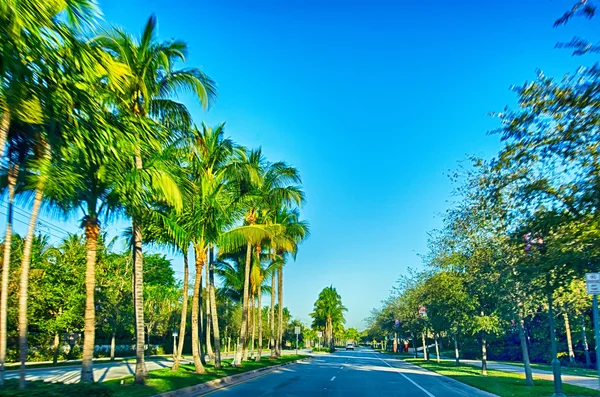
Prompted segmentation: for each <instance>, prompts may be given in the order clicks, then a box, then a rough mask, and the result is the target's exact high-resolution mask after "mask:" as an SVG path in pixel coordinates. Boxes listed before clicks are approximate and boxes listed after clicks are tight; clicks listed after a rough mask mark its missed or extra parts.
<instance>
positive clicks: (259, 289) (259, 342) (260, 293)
mask: <svg viewBox="0 0 600 397" xmlns="http://www.w3.org/2000/svg"><path fill="white" fill-rule="evenodd" d="M261 295H262V288H261V285H260V284H259V285H258V305H257V306H258V310H257V312H258V314H257V315H258V354H257V355H256V361H260V356H261V354H262V342H263V334H262V328H263V323H262V300H261Z"/></svg>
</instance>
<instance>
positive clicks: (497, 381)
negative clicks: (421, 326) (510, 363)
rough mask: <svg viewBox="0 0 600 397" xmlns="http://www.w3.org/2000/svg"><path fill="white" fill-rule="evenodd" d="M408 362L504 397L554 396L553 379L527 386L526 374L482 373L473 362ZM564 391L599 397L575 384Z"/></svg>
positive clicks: (570, 394) (569, 394)
mask: <svg viewBox="0 0 600 397" xmlns="http://www.w3.org/2000/svg"><path fill="white" fill-rule="evenodd" d="M405 361H406V362H409V363H412V364H416V365H418V366H420V367H423V368H425V369H428V370H430V371H433V372H437V373H438V374H441V375H444V376H447V377H449V378H452V379H456V380H457V381H459V382H462V383H465V384H467V385H469V386H473V387H476V388H477V389H481V390H485V391H487V392H490V393H494V394H496V395H498V396H500V397H546V396H551V395H552V394H553V392H554V387H553V384H552V382H551V381H549V380H542V379H535V376H534V380H535V386H534V387H527V386H525V382H524V379H525V377H524V375H522V374H519V373H511V372H503V371H495V370H488V375H487V376H483V375H481V368H479V367H475V366H472V365H461V366H460V367H457V366H455V364H454V362H453V361H449V360H444V361H442V362H440V363H437V362H434V361H429V362H427V361H424V360H423V359H414V358H413V359H406V360H405ZM563 391H564V392H565V394H566V395H567V396H599V395H600V394H599V393H598V392H597V391H596V390H592V389H587V388H585V387H579V386H573V385H568V384H565V383H563Z"/></svg>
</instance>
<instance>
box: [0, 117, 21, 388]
mask: <svg viewBox="0 0 600 397" xmlns="http://www.w3.org/2000/svg"><path fill="white" fill-rule="evenodd" d="M3 121H4V120H3ZM4 140H5V141H6V133H5V137H4ZM1 148H2V150H4V145H3V146H1ZM18 172H19V168H18V165H11V166H10V169H9V171H8V209H7V212H6V232H5V234H4V254H3V255H4V256H3V260H2V290H1V292H0V386H2V385H4V370H5V368H4V362H5V361H6V339H7V332H6V317H7V302H8V282H9V277H10V251H11V248H12V234H13V231H12V223H13V206H14V202H15V186H16V184H17V176H18V175H17V174H18Z"/></svg>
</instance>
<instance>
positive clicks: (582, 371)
mask: <svg viewBox="0 0 600 397" xmlns="http://www.w3.org/2000/svg"><path fill="white" fill-rule="evenodd" d="M496 362H498V363H501V364H508V365H516V366H520V367H523V363H520V362H519V363H517V362H514V361H496ZM531 368H533V369H539V370H542V371H548V372H552V366H551V365H550V364H539V363H531ZM560 371H561V373H563V374H565V375H578V376H588V377H590V378H597V377H598V372H597V371H596V370H595V369H591V368H581V367H567V366H564V365H563V366H561V367H560Z"/></svg>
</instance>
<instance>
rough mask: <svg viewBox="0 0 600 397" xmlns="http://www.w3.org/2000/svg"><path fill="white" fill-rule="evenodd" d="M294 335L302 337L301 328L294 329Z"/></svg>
mask: <svg viewBox="0 0 600 397" xmlns="http://www.w3.org/2000/svg"><path fill="white" fill-rule="evenodd" d="M294 333H295V334H296V335H300V327H295V328H294Z"/></svg>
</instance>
